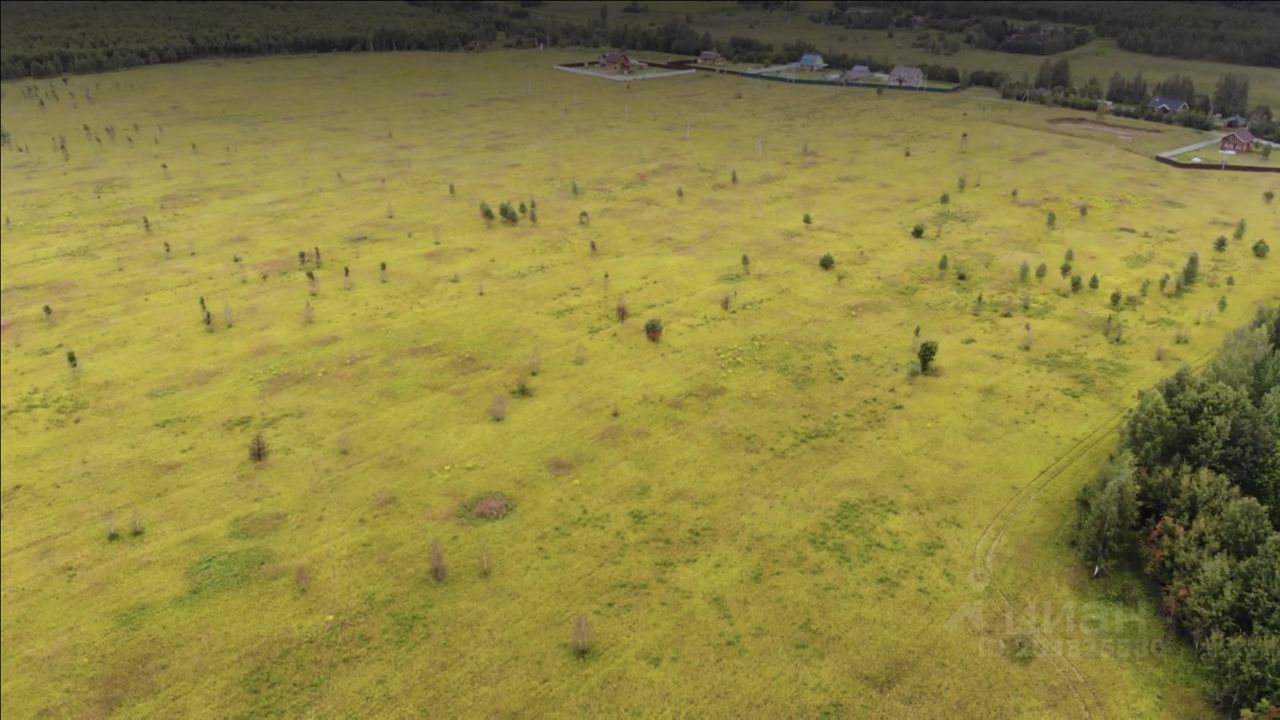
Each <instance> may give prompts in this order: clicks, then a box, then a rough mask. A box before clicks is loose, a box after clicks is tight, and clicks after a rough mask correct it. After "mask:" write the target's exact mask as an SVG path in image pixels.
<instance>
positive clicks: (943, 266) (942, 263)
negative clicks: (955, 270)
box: [938, 253, 951, 272]
mask: <svg viewBox="0 0 1280 720" xmlns="http://www.w3.org/2000/svg"><path fill="white" fill-rule="evenodd" d="M950 264H951V261H950V260H948V259H947V254H946V253H943V254H942V258H941V259H939V260H938V271H939V272H946V271H947V267H948V266H950Z"/></svg>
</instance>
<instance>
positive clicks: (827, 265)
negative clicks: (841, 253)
mask: <svg viewBox="0 0 1280 720" xmlns="http://www.w3.org/2000/svg"><path fill="white" fill-rule="evenodd" d="M835 266H836V259H835V258H834V257H832V256H831V253H826V254H825V255H823V256H822V257H821V258H818V267H820V268H822V269H823V270H830V269H831V268H833V267H835Z"/></svg>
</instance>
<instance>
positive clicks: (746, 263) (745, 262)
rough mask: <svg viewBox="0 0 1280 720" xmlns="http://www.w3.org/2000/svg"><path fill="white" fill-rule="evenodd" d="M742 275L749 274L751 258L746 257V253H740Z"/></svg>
mask: <svg viewBox="0 0 1280 720" xmlns="http://www.w3.org/2000/svg"><path fill="white" fill-rule="evenodd" d="M742 274H743V275H750V274H751V258H749V257H747V254H746V253H742Z"/></svg>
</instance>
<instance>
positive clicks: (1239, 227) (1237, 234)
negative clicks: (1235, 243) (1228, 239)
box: [1232, 218, 1246, 240]
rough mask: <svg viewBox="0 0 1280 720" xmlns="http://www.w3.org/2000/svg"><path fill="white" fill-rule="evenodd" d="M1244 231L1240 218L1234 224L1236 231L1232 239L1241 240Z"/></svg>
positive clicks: (1242, 221) (1242, 219) (1242, 220)
mask: <svg viewBox="0 0 1280 720" xmlns="http://www.w3.org/2000/svg"><path fill="white" fill-rule="evenodd" d="M1245 229H1246V228H1245V224H1244V218H1240V221H1239V222H1237V223H1236V231H1235V232H1234V233H1232V237H1234V238H1235V239H1237V240H1243V239H1244V233H1245Z"/></svg>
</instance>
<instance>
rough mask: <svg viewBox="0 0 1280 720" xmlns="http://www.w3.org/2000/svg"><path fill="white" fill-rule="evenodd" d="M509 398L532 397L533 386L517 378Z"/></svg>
mask: <svg viewBox="0 0 1280 720" xmlns="http://www.w3.org/2000/svg"><path fill="white" fill-rule="evenodd" d="M511 396H512V397H518V398H527V397H533V386H532V385H530V384H529V381H528V380H525V379H524V378H519V379H517V380H516V386H515V387H514V388H512V389H511Z"/></svg>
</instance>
